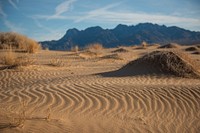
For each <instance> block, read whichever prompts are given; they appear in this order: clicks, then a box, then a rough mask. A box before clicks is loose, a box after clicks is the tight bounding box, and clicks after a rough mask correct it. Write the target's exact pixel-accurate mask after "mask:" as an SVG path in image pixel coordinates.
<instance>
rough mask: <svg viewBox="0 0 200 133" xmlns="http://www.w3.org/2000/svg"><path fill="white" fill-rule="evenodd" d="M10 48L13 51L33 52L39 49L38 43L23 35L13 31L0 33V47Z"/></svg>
mask: <svg viewBox="0 0 200 133" xmlns="http://www.w3.org/2000/svg"><path fill="white" fill-rule="evenodd" d="M10 47H11V48H12V49H13V50H15V51H21V52H28V53H35V52H37V51H38V50H40V48H41V47H40V45H39V44H38V43H37V42H36V41H34V40H33V39H30V38H28V37H26V36H24V35H21V34H19V33H14V32H1V33H0V49H9V48H10Z"/></svg>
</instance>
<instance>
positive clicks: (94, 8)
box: [0, 0, 200, 41]
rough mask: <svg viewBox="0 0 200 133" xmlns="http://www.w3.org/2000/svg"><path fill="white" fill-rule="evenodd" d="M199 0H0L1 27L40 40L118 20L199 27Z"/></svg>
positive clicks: (119, 22)
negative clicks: (75, 29) (71, 30)
mask: <svg viewBox="0 0 200 133" xmlns="http://www.w3.org/2000/svg"><path fill="white" fill-rule="evenodd" d="M199 5H200V2H199V1H198V0H190V1H187V0H182V1H180V0H175V1H173V0H162V2H161V1H158V0H149V1H148V2H147V1H145V0H140V1H139V0H124V1H123V2H121V1H120V0H111V1H109V2H107V1H105V0H102V1H101V2H99V1H98V2H97V1H95V0H94V1H90V0H85V1H84V2H83V1H80V0H57V1H48V0H43V1H39V0H34V1H25V0H6V1H0V18H1V20H0V31H3V32H8V31H14V32H18V33H21V34H24V35H26V36H28V37H31V38H33V39H36V40H37V41H44V40H56V39H59V38H61V37H62V36H63V35H64V34H65V32H66V31H67V30H68V29H71V28H77V29H79V30H83V29H86V28H88V27H93V26H100V27H102V28H104V29H107V28H108V29H112V28H114V27H116V26H117V25H118V24H126V25H137V24H138V23H146V22H149V23H154V24H155V23H156V24H159V25H166V26H178V27H181V28H184V29H187V30H191V31H200V15H199V14H200V9H199Z"/></svg>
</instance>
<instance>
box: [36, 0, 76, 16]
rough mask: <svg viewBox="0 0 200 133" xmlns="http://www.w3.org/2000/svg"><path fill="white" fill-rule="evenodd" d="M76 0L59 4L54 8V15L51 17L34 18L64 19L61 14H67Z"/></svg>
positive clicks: (68, 0)
mask: <svg viewBox="0 0 200 133" xmlns="http://www.w3.org/2000/svg"><path fill="white" fill-rule="evenodd" d="M75 1H77V0H67V1H64V2H62V3H60V4H59V5H58V6H56V8H55V13H54V14H53V15H35V16H33V17H34V18H37V19H47V20H49V19H66V17H65V16H62V14H63V13H65V12H68V11H69V10H70V7H71V6H72V4H73V3H74V2H75Z"/></svg>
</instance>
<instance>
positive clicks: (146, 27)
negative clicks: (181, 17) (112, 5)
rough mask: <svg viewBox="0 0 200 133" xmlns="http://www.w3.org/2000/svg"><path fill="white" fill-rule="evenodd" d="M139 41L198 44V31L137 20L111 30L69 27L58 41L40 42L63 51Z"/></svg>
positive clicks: (137, 42) (199, 38)
mask: <svg viewBox="0 0 200 133" xmlns="http://www.w3.org/2000/svg"><path fill="white" fill-rule="evenodd" d="M142 41H146V42H148V43H161V44H165V43H169V42H175V43H180V44H194V43H200V32H194V31H189V30H185V29H182V28H179V27H176V26H172V27H166V26H164V25H162V26H161V25H157V24H151V23H140V24H138V25H136V26H127V25H122V24H119V25H118V26H116V27H115V28H114V29H102V28H101V27H99V26H96V27H90V28H87V29H85V30H81V31H79V30H78V29H75V28H74V29H69V30H68V31H67V32H66V34H65V35H64V36H63V37H62V38H61V39H59V40H52V41H44V42H40V43H41V44H42V45H43V47H48V48H49V49H54V50H64V49H70V48H71V47H72V46H74V45H78V46H79V47H85V46H86V45H88V44H91V43H101V44H103V45H104V47H116V46H118V45H133V44H135V45H137V44H140V43H141V42H142Z"/></svg>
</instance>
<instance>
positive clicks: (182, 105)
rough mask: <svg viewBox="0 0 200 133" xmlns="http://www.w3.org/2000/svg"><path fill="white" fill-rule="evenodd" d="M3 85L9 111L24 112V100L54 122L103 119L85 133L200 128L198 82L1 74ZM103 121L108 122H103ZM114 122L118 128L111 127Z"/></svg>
mask: <svg viewBox="0 0 200 133" xmlns="http://www.w3.org/2000/svg"><path fill="white" fill-rule="evenodd" d="M0 86H1V88H0V103H1V104H6V103H9V105H10V106H9V108H10V109H16V110H20V106H19V105H20V101H22V100H24V101H26V102H27V104H28V106H29V109H30V110H31V111H34V112H37V113H41V112H46V111H47V110H48V108H51V110H52V114H53V115H54V117H55V118H56V117H61V116H63V118H65V117H73V116H80V117H81V116H82V117H81V118H82V119H84V117H86V118H89V117H93V118H96V119H97V121H98V120H99V123H98V124H96V125H94V124H93V122H92V120H91V123H90V124H88V125H87V126H85V127H84V130H83V131H84V132H93V131H94V132H95V130H96V129H98V132H103V131H105V129H107V131H106V132H109V131H110V132H111V131H112V132H198V130H199V129H200V111H199V110H200V82H199V80H198V79H181V78H180V79H175V78H168V77H161V78H158V77H150V76H138V77H134V78H125V77H124V78H102V77H100V76H92V75H89V76H68V75H66V73H62V72H59V73H58V72H46V73H40V72H34V71H30V72H9V71H2V72H0ZM30 110H29V111H30ZM102 117H103V118H105V119H104V122H105V123H102V122H100V121H101V119H103V118H102ZM69 119H70V118H69ZM110 121H112V123H113V121H114V124H115V125H117V128H116V126H114V127H115V128H113V127H112V124H108V123H110ZM74 123H77V121H75V120H74ZM83 125H84V124H80V125H79V126H83ZM97 125H98V127H94V126H97ZM108 125H110V126H108ZM70 126H71V127H70ZM70 126H69V130H70V131H74V132H78V129H77V130H75V129H74V128H75V127H73V121H71V125H70ZM76 126H77V125H76ZM70 128H71V129H74V130H71V129H70ZM174 130H176V131H174ZM96 132H97V131H96Z"/></svg>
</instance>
